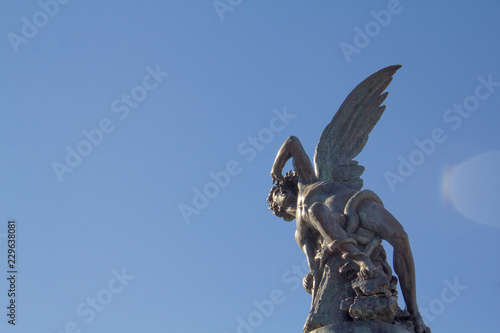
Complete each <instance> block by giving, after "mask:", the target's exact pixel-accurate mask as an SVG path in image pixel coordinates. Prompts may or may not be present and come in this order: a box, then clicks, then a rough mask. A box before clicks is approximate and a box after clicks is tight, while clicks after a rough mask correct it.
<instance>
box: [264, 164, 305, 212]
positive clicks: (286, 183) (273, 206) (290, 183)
mask: <svg viewBox="0 0 500 333" xmlns="http://www.w3.org/2000/svg"><path fill="white" fill-rule="evenodd" d="M284 178H285V179H284V180H283V181H281V180H278V181H277V184H276V185H274V186H273V187H272V188H271V190H270V191H269V196H268V197H267V202H268V203H269V209H270V210H272V211H273V214H274V215H276V216H278V217H291V215H290V214H288V213H287V212H286V208H284V207H281V206H280V205H278V204H277V203H276V202H274V200H273V194H274V193H275V192H276V191H277V190H279V189H280V188H287V189H289V190H290V191H292V192H293V193H294V194H295V195H296V196H298V194H299V186H298V182H299V176H298V175H297V173H295V172H293V171H290V172H287V173H286V174H285V177H284ZM291 219H293V218H291Z"/></svg>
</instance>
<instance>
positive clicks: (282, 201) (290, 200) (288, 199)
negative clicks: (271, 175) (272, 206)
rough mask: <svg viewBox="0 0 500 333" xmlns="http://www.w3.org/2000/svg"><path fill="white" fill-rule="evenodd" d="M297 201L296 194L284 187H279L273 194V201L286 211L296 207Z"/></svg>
mask: <svg viewBox="0 0 500 333" xmlns="http://www.w3.org/2000/svg"><path fill="white" fill-rule="evenodd" d="M296 200H297V198H296V196H295V194H294V193H293V192H292V191H291V190H290V189H288V188H286V187H284V186H280V187H278V188H277V189H276V190H275V191H274V193H273V201H274V202H275V203H277V204H278V205H279V206H280V207H282V208H283V209H285V210H286V209H287V208H288V207H290V206H293V205H295V204H296Z"/></svg>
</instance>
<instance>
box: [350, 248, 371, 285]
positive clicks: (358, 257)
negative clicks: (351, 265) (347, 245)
mask: <svg viewBox="0 0 500 333" xmlns="http://www.w3.org/2000/svg"><path fill="white" fill-rule="evenodd" d="M342 258H344V259H351V260H352V261H354V262H355V263H356V264H357V265H358V266H359V273H358V275H359V276H360V277H361V278H362V279H364V280H368V279H371V278H372V277H373V276H374V275H375V271H376V270H377V267H375V265H374V264H373V262H372V260H371V259H370V257H368V256H367V255H366V254H365V253H363V252H347V253H344V254H343V255H342Z"/></svg>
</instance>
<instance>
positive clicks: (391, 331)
mask: <svg viewBox="0 0 500 333" xmlns="http://www.w3.org/2000/svg"><path fill="white" fill-rule="evenodd" d="M311 333H409V331H407V330H406V329H404V328H403V327H401V326H396V325H391V324H386V323H379V322H373V321H372V322H368V321H351V322H344V323H336V324H332V325H328V326H323V327H321V328H318V329H316V330H314V331H311Z"/></svg>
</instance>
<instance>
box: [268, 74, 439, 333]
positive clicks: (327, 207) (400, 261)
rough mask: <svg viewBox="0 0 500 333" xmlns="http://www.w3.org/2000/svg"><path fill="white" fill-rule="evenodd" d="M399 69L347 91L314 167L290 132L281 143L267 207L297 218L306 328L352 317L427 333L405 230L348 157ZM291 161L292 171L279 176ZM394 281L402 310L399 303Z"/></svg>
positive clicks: (379, 111)
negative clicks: (388, 248) (389, 254)
mask: <svg viewBox="0 0 500 333" xmlns="http://www.w3.org/2000/svg"><path fill="white" fill-rule="evenodd" d="M400 67H401V66H399V65H395V66H390V67H387V68H384V69H382V70H380V71H378V72H376V73H375V74H373V75H371V76H370V77H368V78H367V79H366V80H364V81H363V82H361V83H360V84H359V85H358V86H357V87H356V88H355V89H354V90H353V91H352V92H351V93H350V94H349V96H347V98H346V100H345V101H344V102H343V103H342V105H341V106H340V108H339V110H338V111H337V113H336V114H335V116H334V117H333V119H332V121H331V122H330V124H328V126H327V127H326V128H325V129H324V131H323V134H322V135H321V138H320V140H319V143H318V145H317V147H316V152H315V154H314V166H313V164H312V163H311V161H310V159H309V157H308V156H307V154H306V152H305V151H304V148H303V147H302V145H301V143H300V141H299V139H298V138H297V137H295V136H291V137H289V138H288V139H287V140H286V141H285V143H283V145H282V146H281V148H280V150H279V151H278V154H277V156H276V159H275V161H274V165H273V167H272V171H271V176H272V178H273V183H276V185H275V186H274V187H273V188H272V189H271V191H270V194H269V197H268V202H269V208H270V209H272V210H273V211H274V214H275V215H276V216H278V217H281V218H283V219H284V220H285V221H292V220H293V219H295V220H296V222H297V231H296V233H295V238H296V241H297V243H298V245H299V247H300V248H301V249H302V251H303V252H304V253H305V255H306V257H307V261H308V264H309V268H310V272H309V273H308V274H307V275H306V276H305V277H304V280H303V284H304V288H305V289H306V291H308V292H309V293H311V295H312V303H311V311H310V313H309V316H308V318H307V320H306V324H305V326H304V332H311V331H313V330H315V329H318V328H321V327H325V326H327V325H331V324H334V323H347V322H353V321H357V322H373V323H386V324H387V325H390V326H391V327H392V326H394V325H395V324H397V326H394V327H396V328H397V329H399V331H401V330H403V331H404V330H406V331H408V332H415V333H428V332H430V329H429V328H428V327H427V326H426V325H425V323H424V322H423V320H422V317H421V315H420V313H419V311H418V306H417V296H416V287H415V285H416V283H415V266H414V262H413V255H412V252H411V248H410V243H409V240H408V235H407V234H406V232H405V230H404V229H403V227H402V225H401V224H400V223H399V222H398V220H396V218H395V217H394V216H392V214H391V213H390V212H389V211H387V210H386V209H385V208H384V206H383V204H382V201H381V200H380V198H378V196H377V195H376V194H375V193H373V192H372V191H369V190H361V188H362V187H363V180H362V179H361V178H360V176H361V174H362V173H363V171H364V167H363V166H360V165H358V162H356V161H354V160H353V158H354V157H356V156H357V155H358V154H359V153H360V152H361V150H362V149H363V147H364V146H365V144H366V142H367V140H368V135H369V133H370V132H371V130H372V129H373V127H374V126H375V124H376V123H377V122H378V120H379V119H380V117H381V116H382V113H383V112H384V110H385V105H384V106H381V104H382V103H383V101H384V100H385V98H386V97H387V94H388V93H387V92H385V93H384V90H385V89H386V88H387V86H388V85H389V83H390V82H391V81H392V76H393V75H394V74H395V73H396V71H397V70H398V69H399V68H400ZM290 159H292V160H293V168H294V171H293V172H289V173H287V174H286V175H285V176H283V173H282V172H283V168H284V166H285V164H286V163H287V161H288V160H290ZM382 240H386V241H387V242H389V243H390V244H391V245H392V247H393V248H394V263H393V265H394V271H395V272H396V274H397V277H396V276H393V275H392V269H391V267H390V265H389V264H388V263H387V261H386V253H385V250H384V248H383V247H382V245H381V241H382ZM397 278H399V281H400V284H401V290H402V292H403V297H404V300H405V303H406V308H407V311H403V310H401V309H399V307H398V305H397V287H396V285H397V280H398V279H397ZM360 325H361V324H360ZM359 327H364V328H363V329H366V327H370V326H369V325H368V326H366V325H365V326H362V325H361V326H359ZM403 327H404V328H403ZM315 332H316V331H315ZM317 332H340V331H338V330H330V331H321V330H320V331H317ZM353 332H379V331H375V330H373V331H366V330H362V331H361V330H358V331H353ZM380 332H381V331H380ZM394 332H398V331H394Z"/></svg>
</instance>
